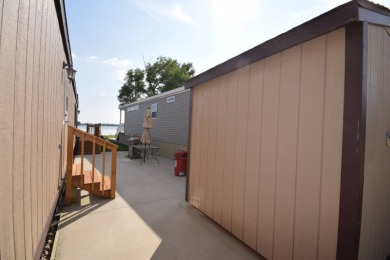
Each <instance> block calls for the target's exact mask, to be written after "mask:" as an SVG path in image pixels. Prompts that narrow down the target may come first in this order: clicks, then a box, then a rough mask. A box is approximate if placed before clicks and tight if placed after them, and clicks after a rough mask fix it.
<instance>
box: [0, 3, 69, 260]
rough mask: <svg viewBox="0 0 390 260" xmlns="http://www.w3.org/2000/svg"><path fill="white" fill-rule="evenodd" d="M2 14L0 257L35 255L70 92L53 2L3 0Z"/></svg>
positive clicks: (56, 177) (54, 187) (51, 198)
mask: <svg viewBox="0 0 390 260" xmlns="http://www.w3.org/2000/svg"><path fill="white" fill-rule="evenodd" d="M1 9H2V10H1ZM0 13H1V14H2V19H1V22H0V23H2V24H1V25H2V26H1V31H0V93H1V94H0V139H1V149H0V178H1V180H0V196H1V197H0V212H1V214H0V230H1V232H0V242H1V243H0V245H1V248H0V251H1V253H0V258H1V259H33V258H34V257H35V256H39V255H40V252H37V250H38V248H39V243H40V242H41V239H42V238H43V239H44V237H45V227H47V224H48V223H49V222H50V221H51V215H50V214H51V212H52V210H53V206H55V203H56V200H57V196H58V185H59V181H60V178H61V174H62V173H61V172H60V169H61V168H62V169H64V166H65V162H66V160H63V161H62V162H61V159H60V155H61V150H59V144H60V143H61V140H66V136H65V133H64V132H63V130H64V101H65V96H66V94H65V92H68V93H67V94H68V96H69V100H68V102H69V106H70V107H74V106H75V94H74V92H73V87H72V86H71V85H70V84H69V82H68V81H67V80H65V74H64V71H63V69H62V62H63V61H65V60H66V56H65V52H64V48H63V43H62V38H61V34H60V28H59V24H58V19H57V13H56V9H55V2H54V1H51V0H39V1H26V0H22V1H14V0H2V1H1V2H0ZM64 89H65V91H64ZM70 113H73V114H74V109H73V111H71V112H70ZM73 122H74V121H73V120H72V119H70V123H71V124H73ZM63 147H64V148H65V147H66V145H63ZM62 154H66V151H65V150H64V151H63V152H62ZM61 164H62V165H61ZM36 254H37V255H36ZM37 258H38V257H37Z"/></svg>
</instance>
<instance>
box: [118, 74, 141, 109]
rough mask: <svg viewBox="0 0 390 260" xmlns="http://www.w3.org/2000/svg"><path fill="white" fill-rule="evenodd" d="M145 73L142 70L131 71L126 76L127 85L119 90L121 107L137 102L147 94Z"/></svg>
mask: <svg viewBox="0 0 390 260" xmlns="http://www.w3.org/2000/svg"><path fill="white" fill-rule="evenodd" d="M144 77H145V73H144V71H143V70H141V69H138V68H137V69H134V70H133V69H129V70H128V71H127V73H126V76H125V83H124V84H123V86H122V87H121V89H120V90H119V95H118V100H119V103H120V105H121V106H122V105H124V104H127V103H131V102H135V101H137V100H138V99H140V98H141V95H142V94H144V93H145V82H144Z"/></svg>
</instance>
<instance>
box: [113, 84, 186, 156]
mask: <svg viewBox="0 0 390 260" xmlns="http://www.w3.org/2000/svg"><path fill="white" fill-rule="evenodd" d="M148 107H149V108H150V109H151V112H152V119H153V128H152V129H150V134H151V137H152V144H153V145H154V146H158V147H160V153H161V154H162V155H165V156H167V157H173V155H174V152H175V151H176V150H180V149H182V150H185V151H187V143H188V125H189V110H190V90H188V89H185V88H184V87H180V88H176V89H173V90H170V91H167V92H164V93H161V94H159V95H156V96H152V97H148V98H145V99H142V100H139V101H136V102H133V103H129V104H126V105H124V106H121V107H119V109H120V110H121V111H125V116H124V118H125V124H124V133H125V135H126V136H127V137H131V136H138V137H139V136H141V135H142V132H143V130H144V129H143V127H142V124H143V120H144V113H145V111H146V110H147V108H148ZM121 113H122V112H121Z"/></svg>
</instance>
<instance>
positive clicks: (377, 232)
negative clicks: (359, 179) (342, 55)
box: [358, 24, 390, 259]
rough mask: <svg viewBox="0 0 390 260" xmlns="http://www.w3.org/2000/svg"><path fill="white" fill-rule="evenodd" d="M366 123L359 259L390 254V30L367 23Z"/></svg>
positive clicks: (382, 256)
mask: <svg viewBox="0 0 390 260" xmlns="http://www.w3.org/2000/svg"><path fill="white" fill-rule="evenodd" d="M367 29H368V32H367V36H368V50H367V51H368V57H367V62H368V66H367V96H366V97H367V107H366V113H367V121H366V140H365V158H364V187H363V199H362V222H361V233H360V244H359V255H358V256H359V259H385V258H386V257H387V256H388V255H389V253H390V223H389V221H388V216H389V215H390V191H389V185H390V175H389V172H390V160H389V158H390V157H389V155H390V153H389V147H387V146H386V143H385V140H384V137H385V133H386V132H387V130H388V129H390V115H389V111H390V85H389V82H390V61H389V60H390V50H389V48H390V35H389V32H390V27H382V26H378V25H374V24H368V28H367Z"/></svg>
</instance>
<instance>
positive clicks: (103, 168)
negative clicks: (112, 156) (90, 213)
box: [102, 142, 106, 196]
mask: <svg viewBox="0 0 390 260" xmlns="http://www.w3.org/2000/svg"><path fill="white" fill-rule="evenodd" d="M105 171H106V142H104V143H103V165H102V196H103V195H104V173H105Z"/></svg>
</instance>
